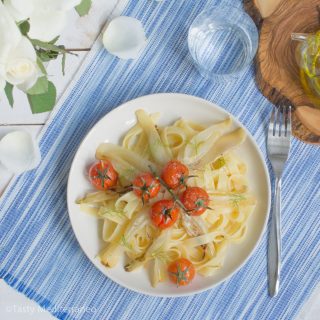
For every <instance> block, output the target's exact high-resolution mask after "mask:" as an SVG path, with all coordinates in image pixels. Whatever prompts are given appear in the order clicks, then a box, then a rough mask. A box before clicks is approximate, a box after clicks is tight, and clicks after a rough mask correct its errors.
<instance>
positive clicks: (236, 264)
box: [68, 93, 270, 297]
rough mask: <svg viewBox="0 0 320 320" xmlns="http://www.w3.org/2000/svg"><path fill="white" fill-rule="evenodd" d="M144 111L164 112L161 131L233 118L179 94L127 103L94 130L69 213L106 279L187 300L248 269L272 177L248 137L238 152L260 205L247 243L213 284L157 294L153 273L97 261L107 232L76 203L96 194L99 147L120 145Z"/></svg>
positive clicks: (71, 185) (73, 173) (233, 251)
mask: <svg viewBox="0 0 320 320" xmlns="http://www.w3.org/2000/svg"><path fill="white" fill-rule="evenodd" d="M139 108H142V109H145V110H146V111H147V112H149V113H151V112H161V118H160V121H159V123H160V125H168V124H170V123H172V122H173V121H175V120H177V119H178V118H180V117H183V118H185V119H189V120H192V121H195V122H199V123H203V124H211V123H213V122H216V121H220V120H222V119H225V118H226V117H227V116H230V114H228V113H227V112H226V111H225V110H223V109H222V108H220V107H218V106H217V105H215V104H213V103H211V102H208V101H206V100H203V99H200V98H197V97H193V96H188V95H183V94H175V93H174V94H173V93H172V94H155V95H149V96H145V97H141V98H138V99H135V100H132V101H129V102H126V103H125V104H123V105H122V106H120V107H118V108H116V109H114V110H113V111H112V112H110V113H108V114H107V115H106V116H105V117H103V118H102V119H101V120H100V121H99V122H98V123H97V124H96V125H95V126H94V127H93V128H92V129H91V131H90V132H89V133H88V135H87V136H86V138H85V139H84V140H83V142H82V143H81V145H80V147H79V149H78V151H77V153H76V155H75V157H74V160H73V163H72V166H71V169H70V175H69V181H68V209H69V215H70V220H71V224H72V227H73V230H74V233H75V235H76V237H77V239H78V241H79V243H80V246H81V247H82V249H83V251H84V252H85V254H86V255H87V256H88V258H89V259H90V260H91V261H92V263H93V264H94V265H95V266H96V267H97V268H98V269H99V270H100V271H101V272H102V273H103V274H105V275H106V276H108V277H109V278H110V279H112V280H113V281H115V282H117V283H118V284H120V285H122V286H124V287H126V288H128V289H131V290H134V291H137V292H139V293H144V294H148V295H153V296H166V297H169V296H185V295H190V294H195V293H199V292H201V291H204V290H207V289H210V288H212V287H214V286H215V285H217V284H218V283H220V282H221V281H224V280H226V279H227V278H228V277H230V276H231V275H232V274H233V273H234V272H236V271H237V270H238V269H239V268H240V267H241V266H242V265H243V264H244V263H245V261H246V260H247V259H248V258H249V256H250V255H251V254H252V252H253V250H254V249H255V247H256V246H257V244H258V243H259V240H260V238H261V235H262V233H263V230H264V228H265V225H266V221H267V217H268V213H269V209H270V183H269V176H268V171H267V168H266V165H265V163H264V160H263V156H262V154H261V152H260V150H259V148H258V146H257V144H256V143H255V141H254V140H253V138H252V136H251V135H250V133H249V132H248V131H247V134H248V138H247V139H246V141H245V143H244V144H243V145H241V147H239V148H238V151H237V152H238V154H239V155H240V156H241V157H242V158H243V159H244V160H245V162H246V163H247V165H248V168H249V172H248V175H249V181H250V187H251V189H252V191H253V193H254V194H255V195H256V197H257V199H258V204H257V207H256V209H255V211H254V212H253V214H252V216H251V217H250V219H249V226H248V232H247V235H246V237H245V239H244V241H243V242H241V243H240V244H232V245H230V246H229V248H228V250H227V251H228V253H227V257H226V260H225V264H224V266H223V267H222V268H221V269H220V270H217V272H216V273H215V275H213V276H211V277H208V278H204V277H202V276H196V278H195V279H194V280H193V282H192V283H191V284H190V285H188V286H185V287H180V288H177V287H176V286H175V285H174V284H171V283H169V282H165V283H162V284H160V285H159V286H158V287H157V288H152V286H151V284H150V280H149V274H148V270H147V269H145V268H142V269H139V270H137V271H134V272H132V273H127V272H125V271H124V269H123V264H121V263H120V264H119V265H118V266H117V267H115V268H112V269H108V268H106V267H105V266H103V265H102V264H101V263H100V261H99V259H98V258H96V255H97V253H98V252H99V251H100V249H101V248H102V247H103V246H104V244H103V241H102V239H101V228H102V226H101V225H100V223H98V222H97V219H95V218H94V217H91V216H89V215H87V214H85V213H82V212H80V210H79V207H78V206H77V205H76V204H75V201H76V199H78V198H79V197H81V196H83V195H84V194H85V193H86V192H88V191H89V190H92V189H91V186H90V183H89V182H88V180H87V174H86V172H87V168H88V166H89V165H90V164H91V163H92V162H93V161H94V160H95V159H94V155H95V151H96V148H97V147H98V145H99V144H100V143H101V142H103V141H106V142H107V141H108V142H112V143H119V142H120V140H121V137H122V136H123V134H124V133H125V132H126V131H127V130H128V129H129V128H131V127H132V125H133V124H134V123H135V122H136V118H135V115H134V112H135V110H137V109H139ZM231 117H232V116H231ZM232 118H233V117H232ZM233 120H234V123H235V127H236V126H241V127H243V126H242V125H241V123H240V122H239V121H237V120H236V119H235V118H233ZM122 262H124V261H122ZM261 263H265V261H261Z"/></svg>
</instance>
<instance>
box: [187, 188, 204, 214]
mask: <svg viewBox="0 0 320 320" xmlns="http://www.w3.org/2000/svg"><path fill="white" fill-rule="evenodd" d="M181 202H182V204H183V205H184V207H185V208H186V209H187V210H188V211H189V214H190V215H192V216H199V215H201V214H203V213H204V212H205V211H206V209H208V204H209V195H208V193H207V192H206V191H205V190H204V189H202V188H199V187H188V188H187V189H186V190H185V191H184V192H183V194H182V196H181Z"/></svg>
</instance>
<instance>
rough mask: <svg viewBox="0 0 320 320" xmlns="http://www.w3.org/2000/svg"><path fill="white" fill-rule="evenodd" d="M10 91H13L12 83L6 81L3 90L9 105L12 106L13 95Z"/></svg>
mask: <svg viewBox="0 0 320 320" xmlns="http://www.w3.org/2000/svg"><path fill="white" fill-rule="evenodd" d="M12 91H13V85H12V84H11V83H9V82H7V83H6V86H5V87H4V92H5V93H6V96H7V99H8V102H9V104H10V106H11V107H13V95H12Z"/></svg>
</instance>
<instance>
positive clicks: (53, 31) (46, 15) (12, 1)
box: [4, 0, 81, 41]
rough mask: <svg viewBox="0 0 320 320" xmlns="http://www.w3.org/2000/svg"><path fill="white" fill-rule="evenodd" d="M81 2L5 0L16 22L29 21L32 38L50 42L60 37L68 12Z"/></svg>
mask: <svg viewBox="0 0 320 320" xmlns="http://www.w3.org/2000/svg"><path fill="white" fill-rule="evenodd" d="M80 2H81V0H29V1H26V0H4V5H5V6H6V7H7V9H8V10H9V12H10V14H11V15H12V16H13V17H14V19H15V20H16V21H21V20H24V19H27V18H28V19H29V23H30V31H29V33H28V35H29V36H30V38H33V39H38V40H42V41H50V40H52V39H54V38H55V37H57V36H58V35H60V33H61V31H62V30H63V28H64V27H65V25H66V23H67V14H68V11H69V10H71V9H73V8H74V7H75V6H77V5H78V4H79V3H80Z"/></svg>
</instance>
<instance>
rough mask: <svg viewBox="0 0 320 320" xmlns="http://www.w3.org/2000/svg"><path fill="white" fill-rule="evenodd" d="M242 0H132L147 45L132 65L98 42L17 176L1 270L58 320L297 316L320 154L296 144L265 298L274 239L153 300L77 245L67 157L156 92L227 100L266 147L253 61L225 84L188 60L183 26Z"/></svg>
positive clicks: (308, 281) (311, 272)
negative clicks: (233, 265)
mask: <svg viewBox="0 0 320 320" xmlns="http://www.w3.org/2000/svg"><path fill="white" fill-rule="evenodd" d="M217 3H220V4H234V5H236V6H238V7H240V6H241V1H240V0H239V1H236V0H234V1H231V0H230V1H215V0H213V1H206V0H185V1H183V0H171V1H169V0H165V1H163V2H156V1H147V0H146V1H142V0H141V1H139V2H138V1H136V0H132V1H130V2H129V4H128V6H127V8H126V10H125V12H124V14H125V15H129V16H133V17H137V18H138V19H140V20H142V21H143V24H144V25H145V27H146V30H147V34H148V37H149V43H148V46H147V48H146V50H145V51H144V53H143V54H142V56H141V57H140V58H139V59H138V60H136V61H120V60H118V59H117V58H115V57H112V56H111V55H109V54H108V53H107V52H106V51H104V50H103V49H102V48H101V47H100V44H99V43H97V44H96V45H95V46H94V48H93V49H92V52H91V53H90V54H89V56H88V57H87V59H86V61H85V63H84V66H83V67H82V69H81V71H80V73H79V76H78V77H77V78H76V79H75V81H74V82H73V84H72V86H71V87H70V89H69V90H68V93H67V95H65V96H64V98H63V99H62V101H61V102H60V103H59V105H58V106H57V107H56V109H55V111H54V114H53V117H52V118H51V120H50V122H49V124H48V125H47V126H46V128H45V129H44V130H43V132H42V134H41V136H40V148H41V153H42V163H41V164H40V166H39V167H38V168H37V169H36V170H33V171H31V172H28V173H25V174H23V175H21V176H19V177H17V178H15V179H14V180H13V181H12V183H11V184H10V186H9V188H7V190H6V192H5V194H4V195H3V197H2V199H1V202H0V244H1V248H0V276H1V277H3V278H4V279H5V281H6V282H7V283H8V284H9V285H10V286H12V287H14V288H15V289H17V290H19V291H21V292H23V293H24V294H25V295H26V296H28V297H29V298H31V299H33V300H35V301H37V303H38V304H40V305H41V306H42V307H44V308H46V309H48V310H49V311H50V312H51V313H52V314H54V315H55V316H56V317H58V318H60V319H171V318H172V319H201V320H202V319H293V318H294V316H295V315H296V314H297V312H298V311H299V309H300V307H301V305H302V304H303V303H304V301H305V300H306V299H307V298H308V296H309V295H310V293H311V292H312V289H313V288H314V287H315V285H316V284H317V283H318V282H319V278H320V271H319V265H320V252H319V247H320V243H319V242H320V235H319V230H320V222H319V221H320V219H319V211H320V201H319V200H320V198H319V196H320V193H319V192H320V161H319V160H320V157H319V156H320V152H319V149H318V148H316V147H313V146H310V145H306V144H303V143H301V142H299V141H297V140H294V141H293V145H292V152H291V157H290V160H289V163H288V166H287V168H286V171H285V176H284V181H283V190H284V191H283V215H282V221H283V224H282V234H283V260H282V261H283V265H282V279H281V290H280V293H279V295H278V296H277V297H276V298H273V299H270V298H269V297H268V294H267V271H266V250H267V235H266V234H264V236H263V239H262V242H261V243H260V245H259V247H258V248H257V250H256V251H255V253H254V255H253V256H252V258H251V259H249V261H248V262H247V263H246V264H245V266H244V267H243V268H242V269H241V270H240V271H239V272H237V273H236V274H235V275H234V276H233V277H232V278H230V279H229V280H228V281H226V282H224V283H223V284H221V285H219V286H218V287H216V288H214V289H213V290H210V291H207V292H204V293H202V294H198V295H196V296H190V297H184V298H176V299H172V298H153V297H148V296H144V295H140V294H137V293H134V292H131V291H129V290H126V289H124V288H122V287H120V286H118V285H117V284H115V283H113V282H112V281H111V280H109V279H108V278H106V277H105V276H103V275H102V273H100V272H99V271H98V270H96V269H95V267H94V266H93V265H92V264H91V262H90V261H89V260H88V259H87V258H86V257H85V255H84V254H83V252H82V251H81V249H80V247H79V245H78V243H77V241H76V239H75V236H74V234H73V231H72V229H71V225H70V222H69V218H68V213H67V206H66V184H67V176H68V171H69V168H70V165H71V161H72V158H73V156H74V154H75V152H76V150H77V148H78V146H79V143H80V142H81V140H82V139H83V137H84V136H85V135H86V133H87V132H88V130H89V129H90V128H91V127H92V126H93V125H94V124H95V123H96V122H97V121H98V120H99V119H100V118H101V117H102V116H103V115H105V114H106V113H107V112H109V111H110V110H111V109H113V108H115V107H116V106H118V105H119V104H121V103H123V102H125V101H128V100H130V99H132V98H135V97H138V96H142V95H146V94H149V93H155V92H181V93H188V94H193V95H196V96H199V97H202V98H205V99H208V100H210V101H214V102H216V103H217V104H219V105H221V106H223V107H224V108H225V109H226V110H228V111H229V112H231V113H232V114H234V115H235V116H236V117H238V118H239V119H240V120H241V121H242V122H243V123H244V124H245V125H246V126H247V128H248V129H249V131H250V132H251V133H252V134H253V136H254V137H255V139H256V140H257V142H258V144H259V146H260V147H261V149H262V151H263V153H264V154H265V155H266V146H265V142H266V127H267V122H268V115H269V112H270V110H271V104H270V103H269V102H268V101H267V100H266V99H265V98H264V97H263V96H262V95H261V93H260V92H259V91H258V89H257V87H256V85H255V83H254V70H253V67H251V68H249V69H248V70H247V71H246V72H245V73H244V74H243V75H242V76H241V77H240V78H239V79H237V80H235V81H233V82H230V83H227V84H223V85H221V84H220V85H219V84H218V83H212V82H209V81H206V80H205V79H203V78H201V77H200V76H199V74H198V73H197V71H196V70H195V69H194V67H193V66H192V63H191V61H190V56H189V54H188V48H187V41H186V39H187V30H188V26H189V25H190V23H191V22H192V21H193V19H194V18H195V17H196V15H197V14H198V13H199V12H200V11H201V10H202V9H204V8H205V7H206V6H207V5H208V4H217Z"/></svg>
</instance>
